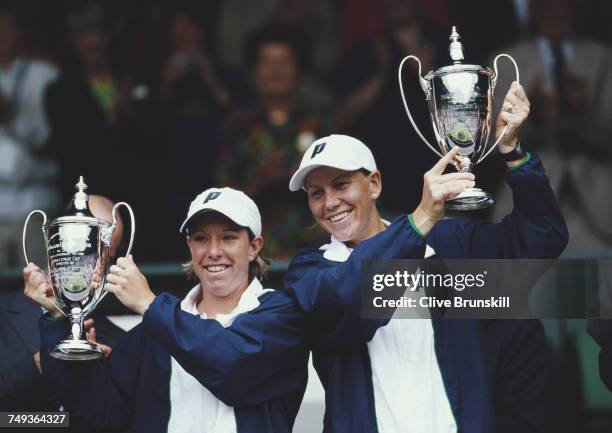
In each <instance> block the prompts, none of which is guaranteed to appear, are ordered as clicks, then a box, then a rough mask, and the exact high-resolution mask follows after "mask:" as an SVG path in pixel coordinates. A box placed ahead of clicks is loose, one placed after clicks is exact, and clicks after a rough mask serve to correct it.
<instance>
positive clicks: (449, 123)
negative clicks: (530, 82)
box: [398, 26, 519, 210]
mask: <svg viewBox="0 0 612 433" xmlns="http://www.w3.org/2000/svg"><path fill="white" fill-rule="evenodd" d="M450 40H451V43H450V57H451V59H452V60H453V64H452V65H449V66H444V67H442V68H439V69H436V70H434V71H430V72H429V73H428V74H427V75H426V76H425V77H423V76H422V75H421V61H420V60H419V58H418V57H416V56H407V57H405V58H404V59H403V60H402V62H401V63H400V66H399V71H398V78H399V86H400V91H401V94H402V100H403V102H404V108H405V109H406V113H407V114H408V118H409V119H410V123H411V124H412V126H413V127H414V129H415V130H416V132H417V134H418V135H419V137H420V138H421V140H423V142H424V143H425V144H426V145H427V146H429V148H430V149H431V150H433V151H434V152H435V153H436V154H437V155H438V156H440V157H442V156H443V155H446V154H447V153H448V152H449V151H450V150H451V149H452V148H453V147H455V146H457V147H459V154H458V157H457V160H453V165H454V166H455V168H456V169H457V170H458V171H460V172H469V171H471V169H472V167H473V166H474V165H476V164H478V163H479V162H481V161H482V160H484V159H485V158H486V157H487V156H488V155H489V154H490V153H491V151H492V150H493V149H495V147H496V146H497V145H498V144H499V142H500V140H501V139H502V137H503V136H504V134H505V133H506V129H507V126H506V127H505V128H504V130H503V131H502V133H501V134H500V136H499V138H498V139H497V141H496V142H495V143H493V145H492V146H487V143H488V142H489V134H490V132H491V121H492V118H493V115H492V114H493V92H494V90H495V85H496V83H497V77H498V74H497V61H498V60H499V59H500V58H501V57H506V58H508V59H509V60H510V61H511V62H512V63H513V64H514V68H515V71H516V81H517V82H518V81H519V70H518V66H517V65H516V62H515V61H514V59H513V58H512V57H510V56H509V55H508V54H499V55H498V56H497V57H495V60H494V61H493V69H494V70H491V69H490V68H485V67H483V66H479V65H464V64H463V63H461V61H462V60H463V46H462V44H461V42H459V34H458V33H457V29H456V27H454V26H453V28H452V34H451V36H450ZM410 59H413V60H416V62H417V63H418V65H419V82H420V84H421V87H422V89H423V91H424V92H425V99H426V100H427V104H428V107H429V114H430V115H431V124H432V126H433V131H434V135H435V137H436V141H437V143H438V149H439V150H438V149H436V148H435V147H434V146H432V145H431V144H430V143H429V142H428V141H427V139H425V137H424V136H423V134H421V131H420V130H419V128H418V127H417V125H416V123H415V122H414V120H413V118H412V115H411V113H410V109H409V108H408V104H407V103H406V96H405V95H404V87H403V85H402V68H403V66H404V62H406V61H407V60H410ZM493 203H495V199H494V198H493V196H492V195H491V194H489V193H488V192H486V191H483V190H482V189H480V188H468V189H466V190H465V191H463V192H462V193H461V194H459V195H457V196H456V197H454V198H452V199H450V200H448V201H447V202H446V208H447V209H451V210H476V209H482V208H485V207H488V206H491V205H492V204H493Z"/></svg>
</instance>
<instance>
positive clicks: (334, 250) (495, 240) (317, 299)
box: [285, 83, 568, 433]
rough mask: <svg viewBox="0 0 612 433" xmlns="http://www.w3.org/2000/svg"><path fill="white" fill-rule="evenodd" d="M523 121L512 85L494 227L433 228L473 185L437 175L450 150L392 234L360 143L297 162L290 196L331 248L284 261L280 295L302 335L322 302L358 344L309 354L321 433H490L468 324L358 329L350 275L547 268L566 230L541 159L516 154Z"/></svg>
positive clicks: (479, 362)
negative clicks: (288, 297)
mask: <svg viewBox="0 0 612 433" xmlns="http://www.w3.org/2000/svg"><path fill="white" fill-rule="evenodd" d="M528 113H529V101H528V100H527V97H526V95H525V92H524V91H523V88H522V87H521V86H520V85H518V84H517V83H514V84H513V85H512V87H511V88H510V90H509V92H508V94H507V96H506V98H505V100H504V108H503V111H502V112H501V113H500V115H499V116H498V119H497V126H498V128H497V130H498V131H499V132H498V135H500V133H501V130H502V129H503V128H504V127H506V129H505V134H504V136H503V137H501V140H500V143H499V152H500V153H501V156H502V157H504V156H505V158H506V161H507V163H506V164H507V173H506V181H507V182H508V184H509V185H510V186H511V188H512V189H513V191H514V200H515V208H514V210H513V212H512V213H511V214H510V215H508V216H507V217H506V218H505V219H504V220H503V221H502V222H501V223H497V224H493V223H485V222H471V221H465V220H462V219H444V214H445V203H446V202H447V201H449V200H452V199H453V198H454V197H456V196H458V195H459V194H460V193H462V192H463V191H464V190H466V189H468V188H471V187H473V186H474V176H473V175H472V174H470V173H452V174H444V170H445V168H446V166H447V165H448V164H449V163H451V161H453V159H454V158H457V154H458V152H459V150H460V149H459V147H458V146H457V147H454V148H453V149H452V150H450V151H449V152H448V153H447V154H446V155H445V156H444V157H443V158H441V159H440V160H439V162H438V163H437V164H436V165H435V166H434V167H433V168H432V169H431V170H430V171H428V172H427V173H425V176H424V186H423V193H422V198H421V202H420V203H419V205H418V206H417V208H416V209H415V210H414V211H413V212H412V213H411V214H409V215H407V216H406V215H404V216H401V217H399V218H397V219H396V220H395V221H393V222H392V223H389V222H387V221H384V220H382V219H381V217H380V215H379V213H378V210H377V207H376V199H377V198H378V197H379V195H380V194H381V191H382V180H381V173H380V172H379V171H378V169H377V167H376V162H375V161H374V157H373V155H372V153H371V151H370V149H368V148H367V147H366V146H365V145H364V144H363V143H362V142H360V141H359V140H357V139H355V138H352V137H348V136H343V135H331V136H328V137H325V138H321V139H319V140H317V141H315V142H314V143H313V144H312V145H311V146H310V148H309V149H308V150H307V151H306V152H305V153H304V156H303V158H302V161H301V163H300V166H299V168H298V170H297V171H296V172H295V174H294V175H293V177H292V179H291V182H290V184H289V188H290V189H291V190H292V191H298V190H300V189H303V190H304V191H305V192H306V195H307V200H308V205H309V207H310V210H311V212H312V215H313V217H314V218H315V220H316V221H317V222H318V224H319V225H320V226H321V227H322V228H323V229H325V230H326V231H327V232H328V233H329V234H330V235H331V240H330V242H329V243H328V244H325V245H323V246H322V247H320V249H318V250H303V251H302V252H301V253H300V254H298V256H297V257H295V258H294V260H293V261H292V263H291V265H290V267H289V270H288V272H287V275H286V278H285V290H287V291H289V292H290V293H291V294H292V296H293V297H295V298H296V299H297V300H298V302H299V304H300V306H301V307H302V308H303V310H304V311H305V312H306V318H307V323H308V328H307V329H310V330H312V329H316V328H317V327H320V326H322V325H321V324H324V323H329V322H330V321H334V320H338V319H337V316H338V315H337V313H336V314H335V316H336V317H330V311H329V308H328V305H329V302H330V294H341V296H342V297H343V299H344V305H345V309H344V315H343V320H345V321H347V322H353V323H354V330H355V332H354V336H353V337H354V338H355V339H359V338H361V339H362V343H361V344H360V345H358V346H357V347H356V348H355V349H354V350H351V351H339V350H336V351H334V350H329V348H326V349H325V350H320V348H318V347H317V345H315V346H314V348H313V361H314V365H315V367H316V368H317V372H318V374H319V377H320V378H321V381H322V382H323V386H324V388H325V390H326V414H325V423H324V424H325V429H324V431H325V432H326V433H338V432H343V433H344V432H352V433H355V432H363V433H366V432H372V431H378V432H380V433H390V432H421V431H427V432H452V431H469V432H483V433H484V432H488V431H491V430H492V427H491V424H492V420H491V416H492V415H491V412H492V407H491V401H490V398H489V390H488V386H487V377H486V373H487V368H486V367H485V365H484V360H483V348H482V347H481V335H480V332H481V331H480V328H479V324H478V321H476V320H455V321H453V320H435V319H434V320H428V319H420V320H390V321H389V320H388V319H387V320H365V319H361V302H360V301H361V280H360V270H361V264H362V261H364V260H368V259H409V258H412V259H416V258H424V257H431V256H433V255H435V256H437V257H439V258H483V259H486V258H555V257H558V256H559V255H560V254H561V252H562V251H563V249H564V247H565V245H566V242H567V236H568V235H567V229H566V227H565V222H564V220H563V217H562V215H561V213H560V210H559V207H558V204H557V201H556V199H555V196H554V194H553V192H552V190H551V189H550V187H549V184H548V180H547V178H546V176H545V174H544V169H543V167H542V165H541V163H540V160H539V159H538V158H537V156H535V155H531V154H529V153H522V152H521V151H520V150H519V149H517V145H518V139H517V133H518V130H519V129H520V127H521V125H522V124H523V123H524V121H525V119H526V118H527V116H528ZM347 396H348V398H347Z"/></svg>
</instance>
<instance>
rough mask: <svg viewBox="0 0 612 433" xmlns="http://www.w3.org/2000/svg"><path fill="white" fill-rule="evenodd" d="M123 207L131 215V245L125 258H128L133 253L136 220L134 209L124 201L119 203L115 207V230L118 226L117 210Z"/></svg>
mask: <svg viewBox="0 0 612 433" xmlns="http://www.w3.org/2000/svg"><path fill="white" fill-rule="evenodd" d="M121 206H124V207H125V208H127V210H128V213H129V214H130V230H131V233H130V243H129V244H128V247H127V251H126V253H125V256H126V257H127V256H129V255H130V253H131V252H132V245H133V244H134V232H135V231H136V222H135V219H134V212H133V211H132V208H131V207H130V205H129V204H127V203H126V202H124V201H120V202H119V203H117V204H115V206H113V228H114V227H116V226H117V209H118V208H119V207H121Z"/></svg>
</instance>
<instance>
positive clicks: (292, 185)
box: [289, 164, 327, 191]
mask: <svg viewBox="0 0 612 433" xmlns="http://www.w3.org/2000/svg"><path fill="white" fill-rule="evenodd" d="M319 167H327V166H326V165H325V164H317V165H308V166H306V167H302V168H299V169H298V171H296V172H295V173H293V176H291V180H290V181H289V190H290V191H299V190H300V189H302V187H303V186H304V180H306V176H308V174H309V173H310V172H311V171H312V170H314V169H315V168H319Z"/></svg>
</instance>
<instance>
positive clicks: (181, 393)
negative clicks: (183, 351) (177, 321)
mask: <svg viewBox="0 0 612 433" xmlns="http://www.w3.org/2000/svg"><path fill="white" fill-rule="evenodd" d="M270 290H271V289H264V288H263V287H262V285H261V283H260V282H259V280H258V279H257V278H253V281H251V284H249V286H248V287H247V288H246V290H245V291H244V293H242V296H241V297H240V300H239V301H238V305H236V308H234V309H233V310H232V311H231V312H230V313H228V314H217V317H216V319H215V320H217V321H218V322H219V323H221V325H223V326H224V327H226V328H227V327H228V326H230V325H231V324H232V323H233V322H234V319H235V318H236V317H237V316H238V315H240V314H242V313H245V312H247V311H251V310H253V309H255V308H257V307H258V306H259V299H258V298H259V297H260V296H261V295H262V294H263V293H265V292H268V291H270ZM201 299H202V286H201V285H200V284H198V285H197V286H195V287H194V288H193V289H191V290H190V291H189V293H188V294H187V296H186V297H185V299H183V301H182V302H181V309H182V310H183V311H186V312H188V313H191V314H195V315H197V316H200V317H201V318H202V319H206V314H199V312H198V310H197V304H198V302H199V301H200V300H201ZM212 350H214V349H212ZM171 366H172V372H171V375H170V420H169V422H168V433H185V432H197V433H236V417H235V415H234V408H233V407H231V406H228V405H226V404H225V403H223V402H222V401H221V400H219V399H218V398H217V397H215V396H214V395H213V394H212V393H211V392H210V391H209V390H208V389H206V388H205V387H204V386H203V385H202V384H201V383H200V382H198V381H197V380H196V379H195V378H194V377H193V376H192V375H190V374H189V373H187V372H186V371H185V370H184V369H183V367H181V365H180V364H179V363H178V362H177V361H176V360H175V359H174V358H172V360H171Z"/></svg>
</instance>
